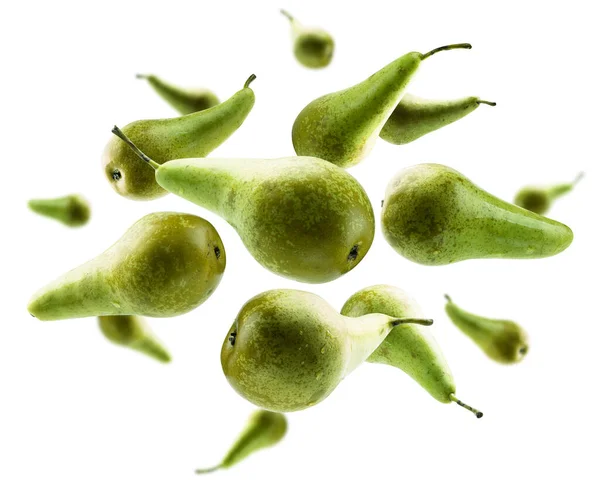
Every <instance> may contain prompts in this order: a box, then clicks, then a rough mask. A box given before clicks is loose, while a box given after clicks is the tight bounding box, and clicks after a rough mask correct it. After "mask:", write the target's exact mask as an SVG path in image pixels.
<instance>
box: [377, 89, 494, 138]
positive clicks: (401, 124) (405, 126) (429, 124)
mask: <svg viewBox="0 0 600 488" xmlns="http://www.w3.org/2000/svg"><path fill="white" fill-rule="evenodd" d="M481 104H485V105H491V106H492V107H494V106H495V105H496V104H495V103H494V102H488V101H486V100H481V99H479V98H477V97H466V98H459V99H457V100H427V99H425V98H420V97H416V96H414V95H410V94H409V93H407V94H406V95H404V96H403V97H402V100H400V103H399V104H398V105H397V106H396V108H395V109H394V111H393V112H392V115H390V118H389V119H388V120H387V122H386V123H385V125H384V126H383V128H382V129H381V132H380V133H379V137H381V138H382V139H383V140H384V141H387V142H389V143H391V144H408V143H409V142H412V141H415V140H417V139H418V138H419V137H422V136H424V135H425V134H429V133H430V132H433V131H435V130H438V129H441V128H442V127H444V126H446V125H449V124H451V123H452V122H456V121H457V120H459V119H462V118H463V117H465V116H466V115H469V114H470V113H471V112H473V110H475V109H476V108H478V107H479V106H480V105H481Z"/></svg>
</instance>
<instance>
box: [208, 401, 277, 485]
mask: <svg viewBox="0 0 600 488" xmlns="http://www.w3.org/2000/svg"><path fill="white" fill-rule="evenodd" d="M286 431H287V420H286V418H285V415H283V414H282V413H278V412H269V411H267V410H255V411H254V412H252V415H250V418H249V419H248V423H247V425H246V428H245V429H244V430H243V432H242V433H241V434H240V436H239V438H238V439H237V440H236V441H235V443H234V444H233V446H231V449H229V452H228V453H227V455H226V456H225V457H224V458H223V461H221V463H220V464H218V465H217V466H213V467H212V468H208V469H197V470H196V473H197V474H204V473H211V472H213V471H217V470H218V469H227V468H230V467H231V466H233V465H234V464H237V463H239V462H240V461H243V460H244V459H245V458H247V457H248V456H249V455H250V454H252V453H254V452H256V451H259V450H261V449H264V448H266V447H271V446H274V445H275V444H277V443H278V442H279V441H280V440H281V439H283V437H284V436H285V433H286Z"/></svg>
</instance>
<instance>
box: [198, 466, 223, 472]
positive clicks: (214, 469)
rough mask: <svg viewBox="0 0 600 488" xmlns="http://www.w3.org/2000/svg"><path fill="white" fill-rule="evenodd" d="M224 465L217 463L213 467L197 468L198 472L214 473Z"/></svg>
mask: <svg viewBox="0 0 600 488" xmlns="http://www.w3.org/2000/svg"><path fill="white" fill-rule="evenodd" d="M222 467H223V466H221V465H220V464H217V465H216V466H213V467H212V468H204V469H197V470H196V474H206V473H214V472H215V471H218V470H219V469H221V468H222Z"/></svg>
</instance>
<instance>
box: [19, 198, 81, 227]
mask: <svg viewBox="0 0 600 488" xmlns="http://www.w3.org/2000/svg"><path fill="white" fill-rule="evenodd" d="M27 205H28V206H29V208H30V209H31V210H32V211H34V212H35V213H36V214H39V215H43V216H44V217H50V218H51V219H54V220H58V221H59V222H62V223H63V224H65V225H67V226H69V227H81V226H82V225H85V224H87V222H88V220H90V214H91V210H90V204H89V203H88V201H87V200H86V199H85V198H83V197H82V196H81V195H67V196H65V197H59V198H47V199H41V200H40V199H38V200H29V202H27Z"/></svg>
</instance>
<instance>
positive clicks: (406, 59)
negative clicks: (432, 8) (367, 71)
mask: <svg viewBox="0 0 600 488" xmlns="http://www.w3.org/2000/svg"><path fill="white" fill-rule="evenodd" d="M456 48H466V49H470V48H471V45H470V44H453V45H450V46H444V47H440V48H437V49H434V50H433V51H430V52H428V53H426V54H421V53H417V52H411V53H408V54H405V55H404V56H402V57H400V58H398V59H396V60H395V61H393V62H391V63H390V64H388V65H387V66H385V67H384V68H382V69H381V70H379V71H378V72H377V73H375V74H373V75H371V76H370V77H369V78H367V79H366V80H365V81H363V82H361V83H359V84H357V85H354V86H353V87H350V88H348V89H346V90H341V91H338V92H335V93H330V94H329V95H325V96H322V97H321V98H317V99H316V100H314V101H312V102H310V103H309V104H308V105H307V106H306V107H304V109H303V110H302V111H301V112H300V114H299V115H298V117H297V118H296V120H295V122H294V126H293V128H292V142H293V144H294V149H295V150H296V154H297V155H298V156H314V157H317V158H322V159H324V160H326V161H329V162H330V163H333V164H335V165H337V166H341V167H343V168H348V167H350V166H354V165H356V164H358V163H360V162H361V161H362V160H363V159H364V158H365V157H366V156H367V155H368V154H369V152H370V151H371V149H372V147H373V145H374V144H375V141H376V140H377V137H378V136H379V133H380V132H381V129H382V127H383V126H384V124H385V123H386V122H387V120H388V119H389V118H390V115H391V114H392V112H393V111H394V108H396V105H398V102H399V101H400V99H401V98H402V96H403V95H404V91H405V90H406V87H407V85H408V83H409V82H410V80H411V79H412V77H413V75H414V74H415V73H416V71H417V69H418V68H419V65H420V64H421V61H423V60H424V59H427V58H428V57H430V56H432V55H433V54H435V53H437V52H439V51H444V50H449V49H456Z"/></svg>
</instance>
